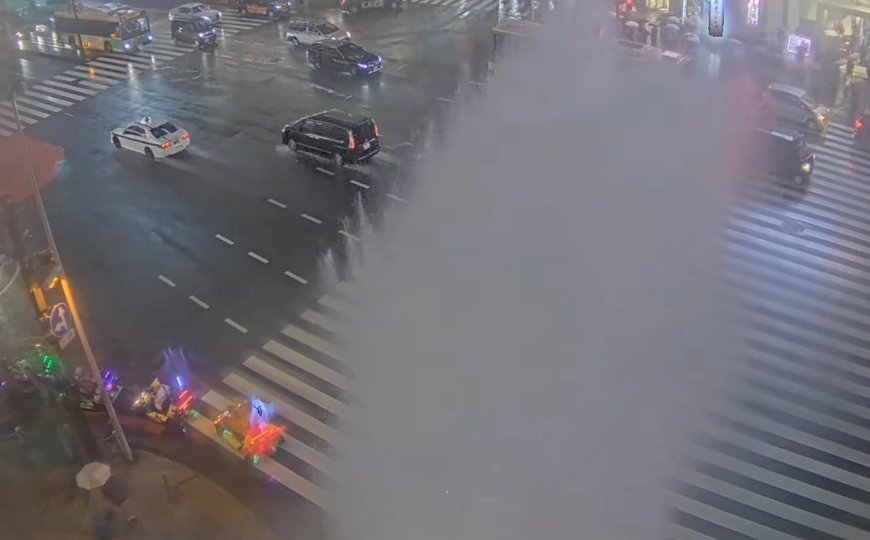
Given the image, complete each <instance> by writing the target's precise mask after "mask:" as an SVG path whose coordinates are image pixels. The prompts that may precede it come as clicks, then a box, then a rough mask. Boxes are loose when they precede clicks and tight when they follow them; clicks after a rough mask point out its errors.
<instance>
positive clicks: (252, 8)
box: [235, 0, 292, 19]
mask: <svg viewBox="0 0 870 540" xmlns="http://www.w3.org/2000/svg"><path fill="white" fill-rule="evenodd" d="M235 4H236V9H237V10H238V12H239V14H240V15H244V16H245V17H251V16H261V17H267V18H269V19H279V18H287V17H289V16H290V8H291V7H292V5H291V3H290V2H289V1H288V0H235Z"/></svg>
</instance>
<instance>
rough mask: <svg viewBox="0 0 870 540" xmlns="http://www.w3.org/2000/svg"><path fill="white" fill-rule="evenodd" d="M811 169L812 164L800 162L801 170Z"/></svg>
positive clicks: (806, 171) (808, 170)
mask: <svg viewBox="0 0 870 540" xmlns="http://www.w3.org/2000/svg"><path fill="white" fill-rule="evenodd" d="M812 170H813V166H812V165H810V164H809V163H801V171H803V172H805V173H808V172H810V171H812Z"/></svg>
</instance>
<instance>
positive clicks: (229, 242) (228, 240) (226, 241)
mask: <svg viewBox="0 0 870 540" xmlns="http://www.w3.org/2000/svg"><path fill="white" fill-rule="evenodd" d="M214 237H215V238H217V239H218V240H220V241H221V242H223V243H224V244H226V245H228V246H233V245H235V242H233V241H232V240H230V239H229V238H227V237H226V236H224V235H222V234H216V235H214Z"/></svg>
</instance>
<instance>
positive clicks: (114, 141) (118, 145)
mask: <svg viewBox="0 0 870 540" xmlns="http://www.w3.org/2000/svg"><path fill="white" fill-rule="evenodd" d="M112 144H113V145H114V146H115V148H121V139H119V138H118V137H117V136H113V137H112Z"/></svg>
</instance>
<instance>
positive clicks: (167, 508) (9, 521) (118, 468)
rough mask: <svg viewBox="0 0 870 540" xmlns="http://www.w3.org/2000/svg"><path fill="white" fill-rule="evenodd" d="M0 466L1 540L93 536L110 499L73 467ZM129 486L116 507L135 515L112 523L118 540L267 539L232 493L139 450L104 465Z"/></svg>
mask: <svg viewBox="0 0 870 540" xmlns="http://www.w3.org/2000/svg"><path fill="white" fill-rule="evenodd" d="M6 461H7V463H6V464H4V465H0V485H2V486H3V489H2V491H0V538H20V539H24V538H27V539H32V540H61V539H69V540H72V539H89V538H94V534H93V529H94V523H95V522H96V519H95V517H94V516H95V515H99V510H100V509H103V508H106V507H107V506H109V505H110V504H111V503H109V502H108V501H107V500H106V498H105V496H103V495H102V492H101V491H100V490H94V491H90V492H89V491H85V490H83V489H81V488H79V487H77V486H76V484H75V474H76V472H77V470H76V468H75V467H70V466H62V467H56V468H53V469H51V470H40V471H34V470H22V469H17V470H8V460H6ZM110 465H111V468H112V474H113V476H117V477H119V478H120V479H121V480H122V481H123V482H124V483H126V484H127V485H128V489H129V498H128V499H127V500H126V501H125V502H124V503H123V504H122V505H121V507H120V509H121V512H122V514H123V515H125V516H130V515H132V516H136V519H135V520H133V521H132V522H129V523H123V524H122V523H120V521H119V523H118V524H117V529H118V533H117V534H116V535H115V536H114V537H113V538H116V539H119V540H120V539H124V540H128V539H129V540H146V539H148V540H152V539H153V540H156V539H160V540H175V539H177V540H200V539H201V540H239V539H250V540H273V539H276V538H277V537H276V536H274V535H273V534H272V533H271V532H270V531H269V530H268V529H266V528H265V527H264V526H263V525H261V524H260V523H259V522H258V521H257V520H256V519H255V517H254V516H253V515H251V514H250V512H249V511H248V510H247V508H246V507H245V506H243V505H242V504H241V503H240V502H239V501H238V500H237V499H236V498H235V497H234V496H232V495H231V494H229V493H227V492H226V491H225V490H223V489H222V488H220V487H218V486H217V485H216V484H215V483H214V482H212V481H210V480H208V479H206V478H204V477H203V476H201V475H199V474H197V473H196V472H194V471H192V470H191V469H189V468H187V467H185V466H184V465H181V464H179V463H177V462H174V461H170V460H168V459H166V458H163V457H160V456H157V455H155V454H152V453H150V452H146V451H144V450H138V451H137V462H136V463H134V464H127V463H125V462H123V461H122V460H120V459H115V460H113V461H111V463H110Z"/></svg>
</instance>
